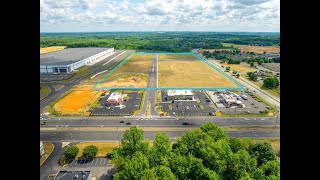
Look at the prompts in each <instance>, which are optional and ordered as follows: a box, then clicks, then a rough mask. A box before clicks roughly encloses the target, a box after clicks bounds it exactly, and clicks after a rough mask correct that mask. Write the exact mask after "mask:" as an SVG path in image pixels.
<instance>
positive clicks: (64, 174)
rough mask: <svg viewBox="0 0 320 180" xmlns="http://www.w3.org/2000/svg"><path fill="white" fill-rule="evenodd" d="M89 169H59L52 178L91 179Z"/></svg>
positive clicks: (69, 179)
mask: <svg viewBox="0 0 320 180" xmlns="http://www.w3.org/2000/svg"><path fill="white" fill-rule="evenodd" d="M91 179H92V175H91V172H90V171H59V173H58V174H57V176H56V177H55V178H54V180H91Z"/></svg>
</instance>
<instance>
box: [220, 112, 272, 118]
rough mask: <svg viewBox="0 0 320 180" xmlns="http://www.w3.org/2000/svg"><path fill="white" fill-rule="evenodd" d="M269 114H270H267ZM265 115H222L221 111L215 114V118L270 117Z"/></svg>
mask: <svg viewBox="0 0 320 180" xmlns="http://www.w3.org/2000/svg"><path fill="white" fill-rule="evenodd" d="M268 113H271V112H268ZM268 113H267V114H223V113H222V112H221V111H217V112H215V114H216V116H222V117H234V116H237V117H270V115H268Z"/></svg>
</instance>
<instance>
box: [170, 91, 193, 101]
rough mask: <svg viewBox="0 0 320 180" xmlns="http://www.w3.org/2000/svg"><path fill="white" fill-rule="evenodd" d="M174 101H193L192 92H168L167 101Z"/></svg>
mask: <svg viewBox="0 0 320 180" xmlns="http://www.w3.org/2000/svg"><path fill="white" fill-rule="evenodd" d="M172 100H193V93H192V91H191V90H168V92H167V101H172Z"/></svg>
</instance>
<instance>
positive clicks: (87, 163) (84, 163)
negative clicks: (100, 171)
mask: <svg viewBox="0 0 320 180" xmlns="http://www.w3.org/2000/svg"><path fill="white" fill-rule="evenodd" d="M108 161H109V160H108V159H107V158H95V159H89V160H84V159H79V160H70V161H69V162H68V167H95V166H106V165H107V164H108Z"/></svg>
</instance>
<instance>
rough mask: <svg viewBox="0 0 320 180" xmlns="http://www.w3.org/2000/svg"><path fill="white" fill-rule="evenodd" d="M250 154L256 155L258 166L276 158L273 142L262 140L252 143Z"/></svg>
mask: <svg viewBox="0 0 320 180" xmlns="http://www.w3.org/2000/svg"><path fill="white" fill-rule="evenodd" d="M249 153H250V155H253V156H256V157H257V161H258V166H261V165H262V164H264V163H266V162H268V161H272V160H275V159H276V155H275V152H274V150H273V149H272V146H271V143H268V142H260V143H256V144H254V145H252V146H251V147H250V148H249Z"/></svg>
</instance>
